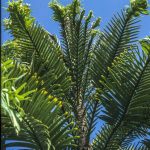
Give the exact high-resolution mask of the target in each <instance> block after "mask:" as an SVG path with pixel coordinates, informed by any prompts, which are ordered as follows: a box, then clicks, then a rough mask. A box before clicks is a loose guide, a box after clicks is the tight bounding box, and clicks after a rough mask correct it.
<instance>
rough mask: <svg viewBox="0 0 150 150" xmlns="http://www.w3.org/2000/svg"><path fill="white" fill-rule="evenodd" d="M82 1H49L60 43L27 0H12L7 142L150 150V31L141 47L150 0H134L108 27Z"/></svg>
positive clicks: (6, 58)
mask: <svg viewBox="0 0 150 150" xmlns="http://www.w3.org/2000/svg"><path fill="white" fill-rule="evenodd" d="M80 5H81V4H80V1H79V0H73V2H72V3H71V4H69V5H67V6H62V5H61V4H59V3H58V2H56V1H52V2H50V3H49V6H50V7H51V9H52V10H53V19H54V20H55V21H57V22H58V23H59V25H60V35H61V39H60V42H59V40H58V39H57V38H56V36H53V35H51V34H50V33H49V32H48V31H46V30H45V29H44V28H43V27H42V26H41V25H39V23H37V22H36V21H35V18H33V17H32V16H31V11H30V8H29V6H28V5H27V4H24V3H23V2H22V0H18V1H12V2H9V5H8V9H7V10H8V12H9V18H8V19H5V20H4V24H5V28H6V30H9V31H10V34H11V35H12V36H13V40H12V41H10V40H9V41H7V42H6V43H4V44H3V46H2V79H3V80H2V105H1V106H2V115H1V119H2V136H1V139H2V148H3V147H11V148H13V147H16V146H17V147H24V148H25V147H28V148H30V149H37V150H38V149H40V150H42V149H43V150H73V149H75V150H76V149H77V150H83V149H84V150H92V149H93V150H147V149H149V133H148V132H149V129H150V38H149V36H148V37H146V38H145V39H143V40H140V44H141V47H142V49H141V48H139V46H138V33H139V29H140V28H139V27H140V26H139V21H140V19H139V18H140V16H141V14H148V10H147V7H148V5H147V1H146V0H141V1H139V0H131V4H130V6H129V7H128V8H127V9H125V10H121V12H120V13H117V15H114V16H113V18H112V19H111V21H110V23H108V25H107V26H106V28H105V29H104V30H103V31H100V30H98V29H97V27H98V26H99V24H100V20H101V19H100V18H97V19H96V20H95V21H93V12H92V11H90V12H89V14H88V15H87V16H85V10H84V9H83V8H82V7H81V6H80ZM10 81H11V82H10ZM101 120H103V121H104V125H103V126H102V127H101V128H99V131H98V132H97V133H96V137H95V138H94V139H92V140H93V141H92V142H91V135H92V134H93V133H94V132H95V128H96V125H97V122H98V121H101ZM16 129H17V130H16ZM136 139H139V143H136V144H135V143H133V142H134V140H136ZM9 140H11V142H10V143H6V141H9Z"/></svg>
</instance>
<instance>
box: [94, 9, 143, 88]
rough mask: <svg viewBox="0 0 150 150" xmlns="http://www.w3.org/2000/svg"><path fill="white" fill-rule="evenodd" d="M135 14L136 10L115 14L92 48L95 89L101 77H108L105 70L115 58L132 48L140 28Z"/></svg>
mask: <svg viewBox="0 0 150 150" xmlns="http://www.w3.org/2000/svg"><path fill="white" fill-rule="evenodd" d="M135 13H136V10H132V12H131V13H128V12H127V11H125V10H124V11H123V10H122V11H121V13H117V15H114V17H113V18H112V19H111V21H110V23H108V25H107V26H106V28H104V31H103V32H102V33H101V34H100V35H99V38H98V40H97V42H96V44H95V47H94V56H93V66H92V72H93V82H94V84H95V85H96V86H97V87H101V84H100V82H99V80H101V75H104V76H106V77H107V76H108V70H107V68H108V67H111V66H112V63H113V61H114V59H115V58H116V56H119V55H120V53H122V52H124V51H125V50H131V49H132V47H134V45H133V43H134V42H136V41H137V36H138V33H139V28H140V26H139V25H138V22H139V17H134V14H135Z"/></svg>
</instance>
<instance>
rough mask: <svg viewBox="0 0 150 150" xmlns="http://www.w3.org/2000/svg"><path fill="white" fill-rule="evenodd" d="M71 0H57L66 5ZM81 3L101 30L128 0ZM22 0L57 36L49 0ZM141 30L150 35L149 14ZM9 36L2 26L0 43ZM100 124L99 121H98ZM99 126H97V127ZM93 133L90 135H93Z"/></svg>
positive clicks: (39, 21)
mask: <svg viewBox="0 0 150 150" xmlns="http://www.w3.org/2000/svg"><path fill="white" fill-rule="evenodd" d="M71 1H72V0H59V2H61V3H62V4H64V5H66V4H68V3H70V2H71ZM81 1H82V5H83V7H84V8H85V10H86V13H88V12H89V11H90V10H93V12H94V16H95V17H101V19H102V21H101V26H100V30H103V28H104V27H105V25H106V24H107V22H108V21H109V20H110V19H111V17H112V16H113V14H114V13H116V12H119V11H120V10H121V9H122V8H124V7H125V6H126V5H128V4H129V0H81ZM24 2H26V3H29V4H31V10H32V15H33V16H34V17H35V18H36V21H38V23H40V24H41V25H42V26H43V27H45V28H46V29H47V30H48V31H49V32H50V33H51V34H56V35H57V37H59V28H58V23H56V22H54V21H53V20H52V10H51V9H50V8H48V3H49V2H50V0H24ZM2 7H7V0H2ZM7 16H8V14H7V12H6V11H5V10H4V9H3V8H2V19H4V18H6V17H7ZM140 24H141V30H140V34H139V39H141V38H144V37H145V36H147V35H150V16H142V17H141V22H140ZM9 38H10V36H9V34H8V33H7V32H4V28H3V27H2V43H3V42H5V41H6V40H8V39H9ZM99 125H101V123H99ZM98 128H99V126H97V129H98ZM94 136H95V134H93V135H92V137H94Z"/></svg>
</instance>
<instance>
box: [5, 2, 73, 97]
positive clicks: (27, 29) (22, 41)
mask: <svg viewBox="0 0 150 150" xmlns="http://www.w3.org/2000/svg"><path fill="white" fill-rule="evenodd" d="M8 11H9V12H10V16H9V19H8V20H5V26H6V29H10V32H11V34H12V35H13V36H14V38H15V39H16V42H17V44H18V46H19V48H20V49H21V51H22V57H21V60H22V61H25V62H28V63H30V64H31V65H32V72H33V73H34V72H37V73H38V74H39V75H40V76H42V77H41V78H42V79H43V80H44V83H45V82H50V84H51V86H48V87H47V89H48V90H49V92H50V93H53V95H57V96H58V95H59V96H60V97H61V96H62V95H63V94H64V93H66V92H67V91H68V88H69V85H70V79H69V77H68V75H67V69H66V67H65V66H64V63H63V61H62V54H61V50H60V46H59V45H58V44H57V42H56V40H54V39H53V38H52V36H51V35H50V34H49V33H48V32H47V31H46V30H45V29H43V28H42V27H41V26H40V25H38V24H36V23H34V18H33V17H31V16H30V9H29V7H28V6H27V5H26V4H23V5H22V2H21V1H16V2H12V3H10V5H9V7H8ZM46 72H47V73H46ZM48 79H49V80H48ZM57 88H58V89H59V90H58V91H56V89H57Z"/></svg>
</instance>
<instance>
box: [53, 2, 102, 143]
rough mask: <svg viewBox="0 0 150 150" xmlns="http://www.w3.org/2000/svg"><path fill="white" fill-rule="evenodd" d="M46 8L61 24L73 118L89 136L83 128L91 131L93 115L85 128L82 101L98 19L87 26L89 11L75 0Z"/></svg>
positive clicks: (88, 90) (88, 74) (84, 100)
mask: <svg viewBox="0 0 150 150" xmlns="http://www.w3.org/2000/svg"><path fill="white" fill-rule="evenodd" d="M50 7H51V8H52V9H53V11H54V14H53V18H54V20H55V21H58V22H59V23H60V26H61V30H60V34H61V37H62V40H61V43H62V50H63V53H64V61H65V64H66V66H67V67H68V69H69V74H70V76H71V79H72V82H73V86H72V88H71V91H70V95H69V99H70V104H71V105H72V106H73V111H74V112H75V115H76V118H77V120H79V121H78V124H79V127H80V129H81V130H84V132H85V133H84V134H85V135H87V134H88V139H89V134H90V133H91V131H89V133H87V130H92V128H93V124H92V123H90V122H93V120H94V121H95V118H94V117H95V116H91V117H88V121H89V127H87V126H88V125H87V124H86V123H85V122H86V112H87V111H89V110H87V109H86V108H87V107H88V106H86V105H87V103H86V100H87V97H88V96H87V95H88V94H89V93H90V89H91V82H90V70H89V68H90V65H91V59H90V58H91V53H92V49H93V47H92V45H93V44H94V39H95V37H96V35H97V32H98V31H97V30H95V28H96V27H97V26H98V25H99V22H100V18H98V19H97V20H96V21H95V22H93V24H92V25H91V26H90V23H92V22H91V19H92V16H93V13H92V12H90V13H89V14H88V16H87V17H85V16H84V15H85V10H82V9H81V7H80V2H79V1H78V0H74V1H73V2H72V4H71V5H68V6H66V7H64V6H62V5H60V4H58V3H57V2H52V3H50ZM87 93H88V94H87ZM88 108H89V107H88ZM82 118H84V121H82V120H83V119H82ZM81 126H82V127H81ZM83 128H84V129H83ZM87 128H89V129H87ZM82 136H83V134H82ZM82 145H83V144H82Z"/></svg>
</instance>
